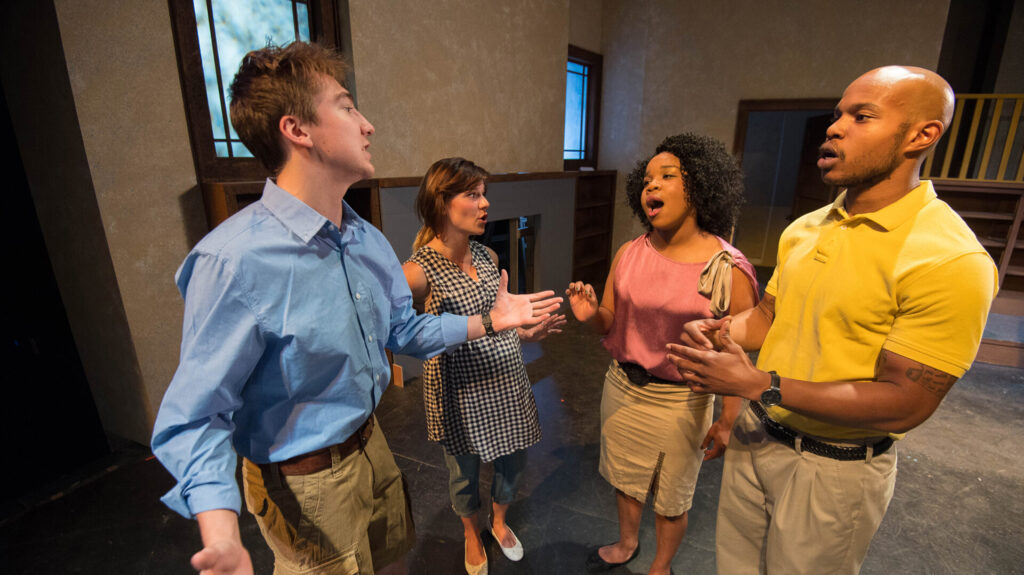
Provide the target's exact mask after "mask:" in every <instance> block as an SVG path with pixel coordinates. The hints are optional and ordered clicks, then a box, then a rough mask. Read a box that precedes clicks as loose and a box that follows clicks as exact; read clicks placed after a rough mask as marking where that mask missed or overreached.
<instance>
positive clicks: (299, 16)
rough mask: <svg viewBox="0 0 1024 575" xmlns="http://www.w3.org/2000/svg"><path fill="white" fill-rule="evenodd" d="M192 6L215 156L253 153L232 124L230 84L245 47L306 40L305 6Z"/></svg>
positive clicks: (218, 1) (235, 0) (207, 1)
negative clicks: (229, 108)
mask: <svg viewBox="0 0 1024 575" xmlns="http://www.w3.org/2000/svg"><path fill="white" fill-rule="evenodd" d="M193 6H194V8H195V12H196V32H197V35H198V37H199V53H200V56H201V57H202V60H203V78H204V80H205V82H206V100H207V102H208V103H209V106H210V125H211V126H212V128H213V142H214V148H215V149H216V151H217V156H218V157H221V158H238V157H249V158H251V157H252V153H251V152H249V150H247V149H246V148H245V146H244V145H243V144H242V142H241V141H240V140H239V139H238V134H237V133H236V132H235V129H234V127H233V126H231V119H230V118H229V111H228V93H227V90H228V86H229V85H230V84H231V80H232V79H233V78H234V77H235V72H237V71H238V66H239V64H241V63H242V57H243V56H245V54H246V53H248V52H249V51H251V50H257V49H259V48H263V47H264V46H266V45H267V44H268V43H273V44H275V45H278V46H283V45H285V44H287V43H289V42H292V41H294V40H303V41H307V42H308V41H309V39H310V36H309V29H310V25H309V7H308V6H307V3H306V0H193Z"/></svg>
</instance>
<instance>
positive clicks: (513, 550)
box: [490, 518, 523, 561]
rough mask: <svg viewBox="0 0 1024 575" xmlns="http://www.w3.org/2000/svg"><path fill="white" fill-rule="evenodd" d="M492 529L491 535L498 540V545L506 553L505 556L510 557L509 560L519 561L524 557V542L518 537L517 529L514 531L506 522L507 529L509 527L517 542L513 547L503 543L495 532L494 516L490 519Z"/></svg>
mask: <svg viewBox="0 0 1024 575" xmlns="http://www.w3.org/2000/svg"><path fill="white" fill-rule="evenodd" d="M490 529H491V537H494V540H495V541H497V542H498V547H500V548H501V552H502V553H504V554H505V557H508V560H509V561H519V560H520V559H522V558H523V543H522V541H520V540H519V538H518V537H516V533H515V531H512V528H511V527H509V525H508V523H506V524H505V529H508V532H509V533H510V534H512V538H513V539H515V540H516V544H515V545H513V546H511V547H505V546H504V545H502V544H501V539H498V535H497V534H495V533H494V519H493V518H492V519H491V521H490Z"/></svg>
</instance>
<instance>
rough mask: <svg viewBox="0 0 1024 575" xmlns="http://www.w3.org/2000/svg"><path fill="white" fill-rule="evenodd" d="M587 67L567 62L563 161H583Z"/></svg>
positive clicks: (585, 128)
mask: <svg viewBox="0 0 1024 575" xmlns="http://www.w3.org/2000/svg"><path fill="white" fill-rule="evenodd" d="M586 74H587V67H586V66H583V65H580V64H576V63H574V62H569V65H568V66H567V67H566V75H565V137H564V140H563V151H564V152H563V156H562V157H563V159H565V160H580V159H583V156H584V154H583V152H584V144H585V142H586V137H585V135H586V133H587V116H586V110H587V75H586Z"/></svg>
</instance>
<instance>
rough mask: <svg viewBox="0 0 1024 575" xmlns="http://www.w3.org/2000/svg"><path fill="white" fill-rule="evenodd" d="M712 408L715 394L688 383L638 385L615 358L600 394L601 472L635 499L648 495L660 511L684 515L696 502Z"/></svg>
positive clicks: (641, 499) (661, 512)
mask: <svg viewBox="0 0 1024 575" xmlns="http://www.w3.org/2000/svg"><path fill="white" fill-rule="evenodd" d="M713 409H714V396H712V395H705V394H696V393H693V392H692V391H690V389H689V388H688V387H686V386H685V385H672V384H665V383H649V384H647V385H644V386H637V385H634V384H632V383H630V381H629V378H627V377H626V374H625V373H624V372H623V371H622V369H621V368H620V367H619V364H618V362H616V361H615V360H612V363H611V365H610V366H609V367H608V372H607V373H606V374H605V378H604V392H603V395H602V396H601V462H600V466H599V471H600V473H601V476H602V477H604V478H605V479H606V480H608V482H609V483H611V484H612V486H614V487H615V488H616V489H618V490H619V491H622V492H623V493H625V494H626V495H628V496H629V497H632V498H633V499H636V500H638V501H641V502H643V501H646V500H647V498H648V496H650V498H651V500H652V505H653V506H654V511H655V512H656V513H658V514H660V515H663V516H665V517H676V516H678V515H682V514H683V513H685V512H686V511H687V510H689V509H690V507H691V506H692V504H693V491H694V488H695V487H696V485H697V474H698V473H699V472H700V464H701V461H702V459H703V458H704V451H703V450H702V449H701V448H700V444H701V442H702V441H703V440H704V436H705V435H707V432H708V429H709V428H710V427H711V419H712V417H713V413H712V412H713Z"/></svg>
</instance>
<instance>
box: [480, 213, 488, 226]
mask: <svg viewBox="0 0 1024 575" xmlns="http://www.w3.org/2000/svg"><path fill="white" fill-rule="evenodd" d="M479 219H480V221H481V222H482V223H485V224H486V223H487V212H484V215H482V216H480V218H479Z"/></svg>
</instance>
